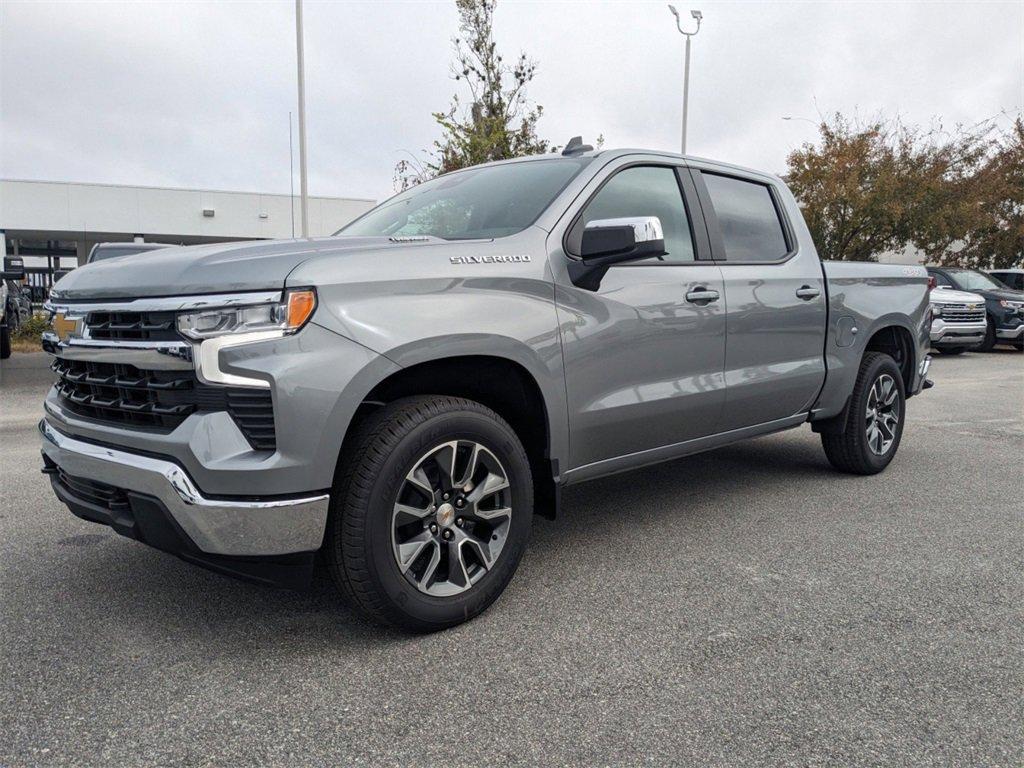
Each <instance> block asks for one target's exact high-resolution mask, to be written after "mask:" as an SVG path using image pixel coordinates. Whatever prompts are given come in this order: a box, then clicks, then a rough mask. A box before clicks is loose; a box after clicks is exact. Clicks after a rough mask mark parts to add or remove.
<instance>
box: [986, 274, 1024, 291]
mask: <svg viewBox="0 0 1024 768" xmlns="http://www.w3.org/2000/svg"><path fill="white" fill-rule="evenodd" d="M988 273H989V274H990V275H992V277H994V278H995V279H996V280H998V281H999V282H1000V283H1002V284H1003V285H1005V286H1006V287H1007V288H1012V289H1013V290H1015V291H1024V269H990V270H989V272H988Z"/></svg>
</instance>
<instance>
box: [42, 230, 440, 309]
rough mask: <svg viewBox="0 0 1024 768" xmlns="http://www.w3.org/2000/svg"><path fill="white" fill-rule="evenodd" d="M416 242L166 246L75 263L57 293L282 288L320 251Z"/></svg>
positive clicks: (72, 296) (97, 295) (128, 294)
mask: <svg viewBox="0 0 1024 768" xmlns="http://www.w3.org/2000/svg"><path fill="white" fill-rule="evenodd" d="M416 245H423V243H415V244H414V243H395V242H392V241H390V240H389V239H388V238H386V237H327V238H320V239H316V240H269V241H268V240H257V241H253V240H250V241H247V242H238V243H215V244H212V245H191V246H182V247H174V248H161V249H159V250H154V251H145V252H143V253H139V254H135V255H133V256H119V257H117V258H113V259H106V260H104V261H98V262H96V263H94V264H87V265H86V266H83V267H79V268H78V269H74V270H72V271H71V272H69V273H68V274H67V275H65V276H64V277H62V278H61V279H60V280H59V281H58V282H57V283H56V285H55V286H54V294H55V297H56V298H60V299H68V300H71V301H75V300H78V299H132V298H141V297H143V296H189V295H194V294H203V293H235V292H242V291H266V290H279V289H281V288H283V287H284V282H285V278H286V277H287V276H288V273H289V272H291V271H292V270H293V269H295V268H296V267H297V266H298V265H299V264H301V263H302V262H304V261H306V260H307V259H310V258H313V257H314V256H332V255H338V256H344V255H345V254H347V253H349V252H353V251H366V250H377V249H381V248H385V249H390V248H408V247H415V246H416Z"/></svg>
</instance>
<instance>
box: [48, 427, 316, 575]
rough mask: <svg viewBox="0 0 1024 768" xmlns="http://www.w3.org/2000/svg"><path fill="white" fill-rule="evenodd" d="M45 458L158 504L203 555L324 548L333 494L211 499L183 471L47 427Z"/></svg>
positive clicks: (252, 554)
mask: <svg viewBox="0 0 1024 768" xmlns="http://www.w3.org/2000/svg"><path fill="white" fill-rule="evenodd" d="M39 432H40V433H41V436H42V449H43V453H44V454H45V455H46V456H47V457H48V458H49V459H50V461H52V462H53V463H54V464H55V465H56V466H57V467H59V468H60V469H61V470H63V471H64V472H65V473H67V474H68V475H69V476H71V477H76V478H82V479H85V480H91V481H94V482H99V483H104V484H106V485H109V486H112V487H114V488H118V489H121V490H124V491H130V492H135V493H137V494H142V495H145V496H149V497H152V498H155V499H156V500H158V501H159V502H160V503H161V504H163V506H164V507H165V508H166V509H167V512H168V513H169V514H170V515H171V516H172V517H173V518H174V520H175V522H176V523H177V524H178V525H179V526H180V527H181V528H182V530H183V531H184V532H185V533H186V534H187V535H188V537H189V538H190V539H191V540H192V542H193V543H194V544H195V545H196V546H197V547H198V548H199V549H200V550H202V551H203V552H206V553H210V554H215V555H231V556H243V557H258V556H263V555H285V554H290V553H296V552H311V551H313V550H316V549H319V548H320V545H321V543H322V542H323V536H324V529H325V527H326V524H327V507H328V501H329V496H328V495H327V494H314V495H311V496H305V497H303V498H288V499H263V500H261V499H258V498H256V499H249V500H244V501H241V500H234V499H230V500H229V499H210V498H207V497H205V496H203V494H202V493H200V491H199V489H198V488H197V487H196V485H195V483H193V482H192V479H191V478H190V477H189V476H188V474H186V472H185V471H184V470H183V469H182V468H181V467H179V466H178V465H177V464H175V463H173V462H170V461H165V460H162V459H157V458H152V457H149V456H142V455H139V454H135V453H128V452H125V451H119V450H117V449H114V448H108V447H106V446H101V445H96V444H95V443H88V442H84V441H81V440H76V439H75V438H72V437H68V436H67V435H65V434H63V433H61V432H58V431H57V430H56V429H54V428H53V427H52V426H50V424H49V423H48V422H47V421H46V420H45V419H44V420H42V421H40V422H39Z"/></svg>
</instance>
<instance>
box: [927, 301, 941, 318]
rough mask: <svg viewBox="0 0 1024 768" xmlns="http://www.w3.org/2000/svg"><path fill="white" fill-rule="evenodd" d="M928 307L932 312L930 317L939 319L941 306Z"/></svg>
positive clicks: (932, 305)
mask: <svg viewBox="0 0 1024 768" xmlns="http://www.w3.org/2000/svg"><path fill="white" fill-rule="evenodd" d="M929 306H930V307H931V310H932V317H941V316H942V305H941V304H931V305H929Z"/></svg>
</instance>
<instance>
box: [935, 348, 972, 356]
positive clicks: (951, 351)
mask: <svg viewBox="0 0 1024 768" xmlns="http://www.w3.org/2000/svg"><path fill="white" fill-rule="evenodd" d="M935 351H936V352H938V353H939V354H942V355H962V354H963V353H964V352H966V351H967V347H945V348H943V347H936V348H935Z"/></svg>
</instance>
